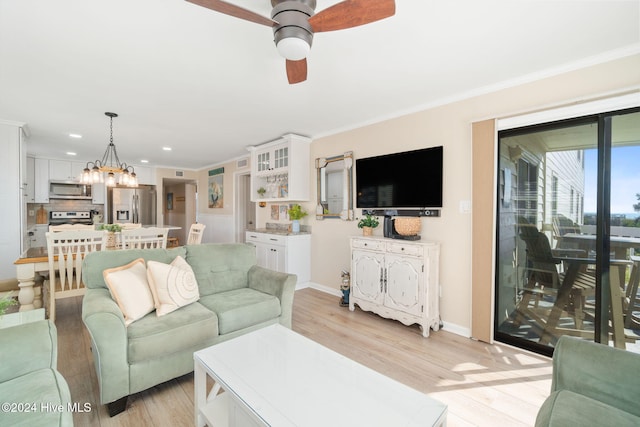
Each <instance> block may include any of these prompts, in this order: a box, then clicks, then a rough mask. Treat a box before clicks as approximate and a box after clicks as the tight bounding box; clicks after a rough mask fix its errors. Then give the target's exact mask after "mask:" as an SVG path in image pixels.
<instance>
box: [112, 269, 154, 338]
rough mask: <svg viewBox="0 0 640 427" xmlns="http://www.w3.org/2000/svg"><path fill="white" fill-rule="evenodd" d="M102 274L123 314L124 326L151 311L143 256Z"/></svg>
mask: <svg viewBox="0 0 640 427" xmlns="http://www.w3.org/2000/svg"><path fill="white" fill-rule="evenodd" d="M102 275H103V276H104V280H105V282H107V286H108V287H109V290H110V291H111V295H113V298H114V299H115V300H116V302H117V303H118V307H120V310H122V314H124V324H125V325H126V326H129V325H130V324H131V323H132V322H135V321H136V320H138V319H141V318H142V317H144V316H145V315H147V314H148V313H151V312H152V311H153V309H154V308H155V307H154V304H153V296H152V295H151V290H150V289H149V283H148V282H147V269H146V267H145V265H144V259H143V258H138V259H137V260H135V261H132V262H130V263H129V264H127V265H123V266H122V267H116V268H110V269H108V270H104V271H103V272H102Z"/></svg>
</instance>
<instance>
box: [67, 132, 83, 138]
mask: <svg viewBox="0 0 640 427" xmlns="http://www.w3.org/2000/svg"><path fill="white" fill-rule="evenodd" d="M69 138H77V139H80V138H82V135H80V134H79V133H70V134H69Z"/></svg>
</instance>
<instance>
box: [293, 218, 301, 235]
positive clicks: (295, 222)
mask: <svg viewBox="0 0 640 427" xmlns="http://www.w3.org/2000/svg"><path fill="white" fill-rule="evenodd" d="M291 231H292V232H293V233H299V232H300V220H297V219H294V220H292V221H291Z"/></svg>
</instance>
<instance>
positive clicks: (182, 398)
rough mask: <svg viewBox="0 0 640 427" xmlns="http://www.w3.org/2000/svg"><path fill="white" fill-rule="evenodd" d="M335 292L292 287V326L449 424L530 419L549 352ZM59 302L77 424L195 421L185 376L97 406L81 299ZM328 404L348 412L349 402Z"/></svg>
mask: <svg viewBox="0 0 640 427" xmlns="http://www.w3.org/2000/svg"><path fill="white" fill-rule="evenodd" d="M338 300H339V298H337V297H335V296H333V295H329V294H326V293H323V292H320V291H317V290H313V289H304V290H300V291H297V292H296V296H295V302H294V316H293V329H294V330H295V331H296V332H298V333H301V334H302V335H305V336H307V337H309V338H311V339H313V340H315V341H317V342H318V343H320V344H322V345H324V346H326V347H329V348H331V349H333V350H335V351H337V352H339V353H342V354H344V355H345V356H347V357H349V358H351V359H353V360H356V361H358V362H360V363H362V364H363V365H366V366H368V367H370V368H372V369H375V370H376V371H379V372H381V373H383V374H385V375H387V376H389V377H391V378H394V379H396V380H398V381H400V382H402V383H405V384H407V385H409V386H411V387H413V388H415V389H417V390H419V391H422V392H424V393H426V394H428V395H429V396H431V397H433V398H435V399H438V400H440V401H441V402H444V403H446V404H447V405H448V406H449V412H448V424H447V425H448V426H449V427H456V426H509V427H510V426H531V425H533V424H534V421H535V417H536V414H537V412H538V409H539V408H540V405H541V404H542V402H543V401H544V399H545V398H546V397H547V395H548V394H549V388H550V386H551V360H550V359H549V358H546V357H543V356H538V355H534V354H531V353H528V352H525V351H520V350H517V349H514V348H511V347H508V346H503V345H488V344H485V343H481V342H477V341H473V340H470V339H467V338H463V337H460V336H458V335H454V334H451V333H449V332H446V331H438V332H433V331H431V336H430V337H429V338H423V337H422V335H421V333H420V330H419V328H418V327H417V326H413V327H406V326H404V325H402V324H400V323H399V322H396V321H392V320H386V319H382V318H381V317H378V316H376V315H374V314H371V313H366V312H363V311H361V310H359V309H356V311H354V312H350V311H349V309H348V308H343V307H340V306H339V305H338ZM57 304H58V306H57V307H58V314H57V320H56V326H57V327H58V341H59V357H58V368H59V370H60V372H61V373H62V375H63V376H64V377H65V378H66V379H67V382H68V383H69V388H70V389H71V396H72V399H73V401H74V402H77V403H79V404H80V406H82V405H83V404H84V403H89V404H91V411H89V412H85V413H76V414H74V423H75V425H76V426H77V427H82V426H101V427H102V426H105V427H106V426H115V427H125V426H132V427H133V426H135V427H139V426H172V427H173V426H192V425H193V374H188V375H185V376H183V377H180V378H178V379H175V380H172V381H169V382H167V383H164V384H161V385H159V386H156V387H153V388H151V389H149V390H146V391H144V392H141V393H138V394H136V395H133V396H131V397H130V398H129V404H128V407H127V411H126V412H124V413H122V414H120V415H117V416H115V417H113V418H110V417H109V416H108V414H107V412H106V408H105V407H104V405H100V404H99V397H98V383H97V379H96V374H95V370H94V367H93V358H92V356H91V351H90V341H89V335H88V333H87V331H86V329H85V328H84V325H83V324H82V320H81V315H80V313H81V309H82V300H81V297H77V298H69V299H65V300H59V301H58V302H57ZM329 410H332V411H346V410H348V402H345V405H344V406H343V407H340V408H330V409H329ZM328 427H329V426H328ZM354 427H359V426H354ZM389 427H393V426H389Z"/></svg>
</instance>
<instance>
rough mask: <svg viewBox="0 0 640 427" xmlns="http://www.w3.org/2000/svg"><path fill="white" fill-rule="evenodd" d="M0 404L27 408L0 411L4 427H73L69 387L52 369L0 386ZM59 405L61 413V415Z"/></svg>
mask: <svg viewBox="0 0 640 427" xmlns="http://www.w3.org/2000/svg"><path fill="white" fill-rule="evenodd" d="M0 400H1V401H2V402H3V403H4V402H10V403H16V404H27V405H29V406H28V409H29V410H21V411H4V410H3V411H2V413H1V414H0V424H2V425H3V426H29V427H38V426H72V425H73V413H72V412H70V411H68V410H67V409H68V404H69V403H70V402H71V394H70V393H69V386H68V385H67V382H66V381H65V380H64V378H63V377H62V375H60V373H58V372H57V371H55V370H53V369H50V368H48V369H39V370H36V371H32V372H29V373H28V374H25V375H22V376H20V377H17V378H14V379H12V380H9V381H5V382H3V383H0ZM60 405H62V407H63V408H64V410H62V411H60V410H59V407H60Z"/></svg>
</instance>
